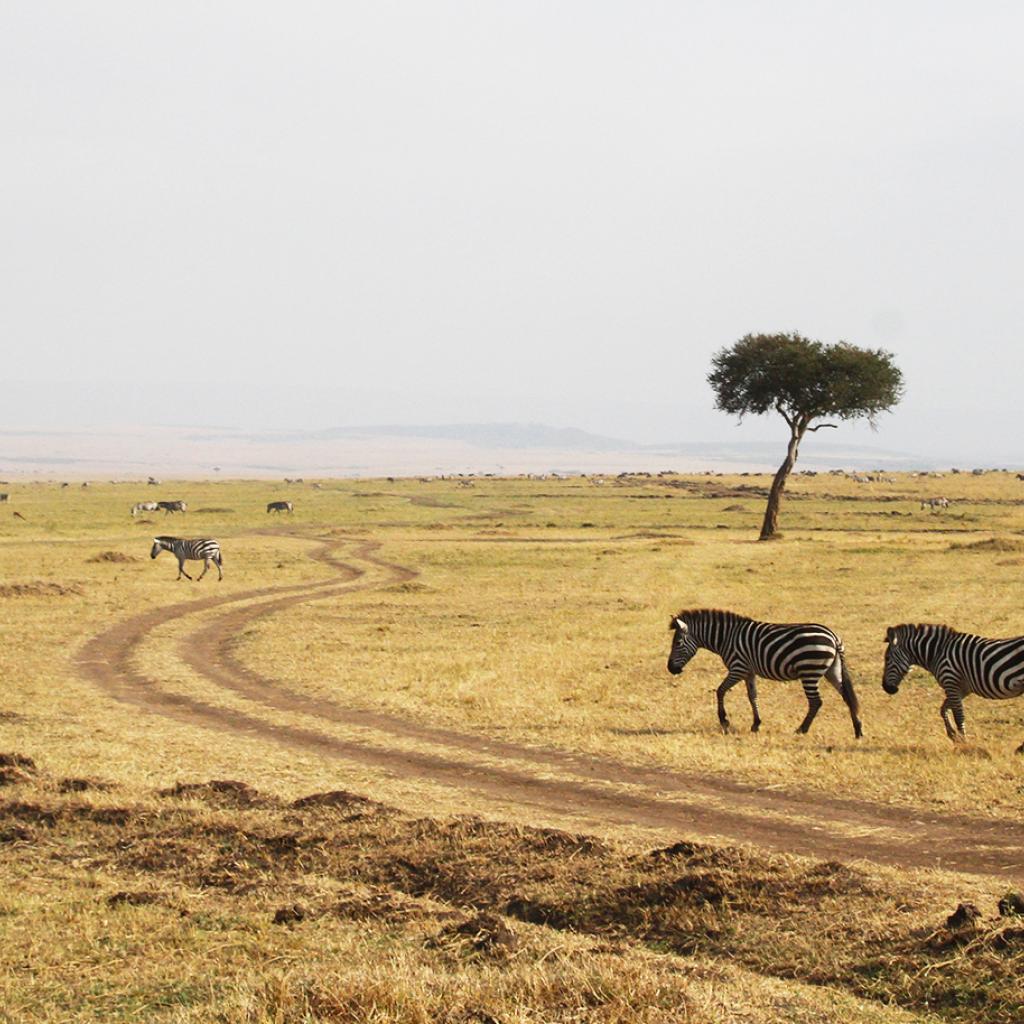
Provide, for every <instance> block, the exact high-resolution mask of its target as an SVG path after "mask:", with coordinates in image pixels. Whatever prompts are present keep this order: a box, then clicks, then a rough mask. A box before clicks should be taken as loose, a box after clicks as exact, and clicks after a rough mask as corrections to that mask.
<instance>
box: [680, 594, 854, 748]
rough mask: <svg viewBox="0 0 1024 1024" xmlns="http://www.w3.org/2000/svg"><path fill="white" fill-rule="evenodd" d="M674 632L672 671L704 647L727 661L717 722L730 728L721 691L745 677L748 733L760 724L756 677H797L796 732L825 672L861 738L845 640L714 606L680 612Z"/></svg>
mask: <svg viewBox="0 0 1024 1024" xmlns="http://www.w3.org/2000/svg"><path fill="white" fill-rule="evenodd" d="M669 629H671V630H672V631H673V633H674V635H673V637H672V649H671V651H670V653H669V658H668V670H669V672H671V673H672V674H673V675H678V674H679V673H680V672H682V671H683V669H684V668H685V666H686V664H687V662H689V660H690V659H691V658H692V657H693V656H694V655H695V654H696V653H697V651H698V650H699V649H700V648H701V647H703V648H705V649H706V650H709V651H713V652H714V653H715V654H717V655H718V656H719V657H720V658H721V659H722V661H723V662H725V667H726V670H727V671H728V675H726V677H725V679H724V680H723V681H722V684H721V685H720V686H719V687H718V690H717V698H718V721H719V722H720V723H721V725H722V729H723V730H724V731H726V732H728V731H729V718H728V715H726V712H725V695H726V693H728V692H729V690H731V689H732V687H734V686H735V685H736V684H737V683H738V682H740V681H741V680H745V681H746V684H747V699H748V700H749V701H750V708H751V710H752V711H753V713H754V722H753V725H752V726H751V732H757V730H758V729H759V728H760V727H761V715H760V713H759V712H758V709H757V677H758V676H763V677H764V678H765V679H778V680H788V679H799V680H800V683H801V685H802V686H803V689H804V694H805V696H806V697H807V715H806V716H805V717H804V720H803V722H801V723H800V728H799V729H798V730H797V731H798V732H802V733H805V732H807V730H808V729H810V727H811V723H812V722H813V721H814V716H815V715H816V714H817V713H818V709H819V708H820V707H821V704H822V700H821V694H820V693H819V692H818V680H820V679H821V677H822V676H824V677H825V678H826V679H827V680H828V681H829V682H830V683H831V684H832V685H833V686H834V687H835V688H836V690H837V691H838V692H839V694H840V696H842V698H843V700H844V701H845V702H846V706H847V707H848V708H849V709H850V718H851V720H852V721H853V731H854V735H855V736H856V737H857V738H858V739H859V738H860V736H861V731H862V730H861V721H860V708H859V704H858V701H857V694H856V693H855V692H854V689H853V682H852V680H851V679H850V674H849V672H848V671H847V669H846V662H845V659H844V651H843V642H842V641H841V640H840V639H839V637H838V636H836V634H835V633H833V632H832V630H831V629H828V628H827V627H825V626H819V625H815V624H813V623H806V624H804V623H801V624H793V625H779V624H776V623H772V622H757V621H756V620H754V619H748V618H747V617H746V616H744V615H736V614H735V613H734V612H725V611H718V610H714V609H707V608H702V609H696V610H692V611H681V612H680V613H679V614H678V615H677V616H675V618H673V619H672V621H671V623H670V624H669Z"/></svg>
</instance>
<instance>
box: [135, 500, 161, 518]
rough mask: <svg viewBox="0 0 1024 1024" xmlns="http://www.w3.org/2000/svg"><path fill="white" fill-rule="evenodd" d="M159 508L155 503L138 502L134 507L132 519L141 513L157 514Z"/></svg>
mask: <svg viewBox="0 0 1024 1024" xmlns="http://www.w3.org/2000/svg"><path fill="white" fill-rule="evenodd" d="M158 507H159V506H158V505H157V503H156V502H155V501H137V502H136V503H135V504H134V505H132V519H134V518H135V517H136V516H137V515H138V514H139V513H140V512H156V510H157V508H158Z"/></svg>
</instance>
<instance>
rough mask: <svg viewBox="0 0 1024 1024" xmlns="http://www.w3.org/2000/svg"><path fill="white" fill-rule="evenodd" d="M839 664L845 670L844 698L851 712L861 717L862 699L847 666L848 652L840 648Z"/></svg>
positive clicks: (842, 684)
mask: <svg viewBox="0 0 1024 1024" xmlns="http://www.w3.org/2000/svg"><path fill="white" fill-rule="evenodd" d="M838 657H839V666H840V668H841V669H842V670H843V681H842V683H841V684H840V685H841V686H842V693H843V700H844V701H846V705H847V707H848V708H849V709H850V712H851V713H852V714H853V715H854V716H855V717H856V718H859V717H860V701H859V700H857V691H856V690H854V688H853V680H852V679H851V678H850V670H849V669H848V668H847V667H846V652H845V651H843V650H842V649H840V651H839V654H838Z"/></svg>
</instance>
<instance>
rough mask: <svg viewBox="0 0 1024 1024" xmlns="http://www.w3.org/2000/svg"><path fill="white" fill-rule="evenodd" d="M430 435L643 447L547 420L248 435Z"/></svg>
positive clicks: (555, 445) (275, 438) (592, 448)
mask: <svg viewBox="0 0 1024 1024" xmlns="http://www.w3.org/2000/svg"><path fill="white" fill-rule="evenodd" d="M371 437H372V438H382V437H400V438H407V439H408V438H426V439H434V440H439V441H460V442H462V443H463V444H470V445H473V446H474V447H477V448H514V449H529V448H552V449H557V450H561V451H580V452H630V451H641V450H643V448H644V446H643V445H639V444H637V443H636V442H635V441H624V440H622V439H621V438H617V437H605V436H603V435H601V434H591V433H590V432H589V431H586V430H579V429H577V428H576V427H549V426H547V425H546V424H543V423H441V424H423V425H413V426H408V425H397V424H385V425H383V426H365V427H328V428H327V429H325V430H310V431H294V432H291V431H274V432H268V433H265V434H250V435H246V439H247V440H252V441H261V442H270V443H274V442H283V443H294V442H296V441H358V440H362V439H364V438H371Z"/></svg>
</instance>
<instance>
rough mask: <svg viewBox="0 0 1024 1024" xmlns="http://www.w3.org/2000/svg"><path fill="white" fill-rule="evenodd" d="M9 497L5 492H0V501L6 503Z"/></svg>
mask: <svg viewBox="0 0 1024 1024" xmlns="http://www.w3.org/2000/svg"><path fill="white" fill-rule="evenodd" d="M10 497H11V496H10V494H8V493H7V491H0V501H7V500H8V499H9V498H10Z"/></svg>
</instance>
